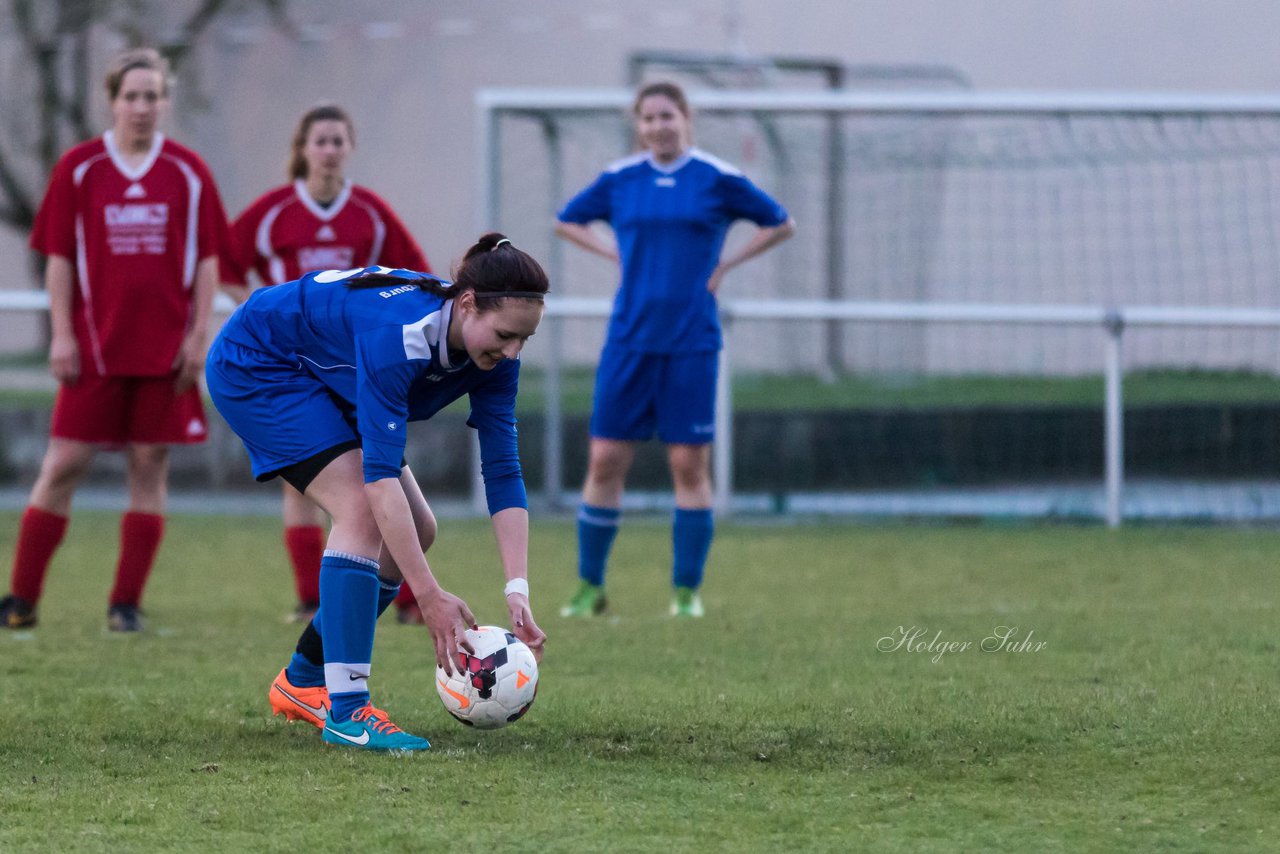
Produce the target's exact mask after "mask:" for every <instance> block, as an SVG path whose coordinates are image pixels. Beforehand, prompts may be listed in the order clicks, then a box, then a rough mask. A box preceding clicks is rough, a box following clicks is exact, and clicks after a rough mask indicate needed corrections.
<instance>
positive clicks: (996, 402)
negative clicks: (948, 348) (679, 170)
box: [0, 361, 1280, 415]
mask: <svg viewBox="0 0 1280 854" xmlns="http://www.w3.org/2000/svg"><path fill="white" fill-rule="evenodd" d="M0 367H4V362H3V361H0ZM33 370H34V369H33ZM594 381H595V372H594V370H592V369H590V368H570V369H568V370H566V371H564V373H563V375H562V377H561V394H562V397H561V402H562V404H561V405H562V407H563V411H564V412H565V413H566V414H569V415H586V414H587V413H589V412H590V410H591V391H592V384H593V383H594ZM546 384H547V377H546V374H545V373H544V372H543V371H541V370H539V369H537V368H529V369H525V370H524V372H523V375H522V377H521V380H520V400H519V402H518V408H519V410H520V412H521V413H541V412H544V411H545V410H546ZM1124 401H1125V404H1126V405H1127V406H1155V405H1165V404H1237V403H1259V402H1278V401H1280V379H1278V378H1277V377H1275V376H1272V375H1270V374H1258V373H1248V372H1237V371H1135V372H1133V373H1130V374H1128V375H1127V376H1126V377H1125V383H1124ZM1102 403H1103V384H1102V377H1101V376H1082V377H1023V376H910V375H901V376H894V375H866V376H860V375H855V374H849V375H845V376H841V377H839V378H837V379H835V380H831V381H824V380H822V379H820V378H818V377H816V376H811V375H807V374H797V375H789V374H748V373H739V374H737V375H735V376H734V380H733V405H734V408H735V409H736V410H738V411H741V412H747V411H752V412H779V411H793V410H832V409H834V410H855V409H974V408H978V407H990V406H1007V407H1027V406H1082V407H1088V408H1091V409H1098V408H1100V407H1101V406H1102ZM52 404H53V393H52V392H51V391H24V390H13V389H8V390H6V389H2V388H0V408H17V407H29V406H52ZM455 405H456V406H458V407H462V406H464V404H455ZM459 411H462V410H461V409H459Z"/></svg>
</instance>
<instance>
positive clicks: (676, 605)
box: [671, 587, 706, 617]
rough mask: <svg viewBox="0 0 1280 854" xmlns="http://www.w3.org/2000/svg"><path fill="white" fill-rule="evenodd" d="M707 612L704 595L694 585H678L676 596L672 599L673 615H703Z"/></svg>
mask: <svg viewBox="0 0 1280 854" xmlns="http://www.w3.org/2000/svg"><path fill="white" fill-rule="evenodd" d="M704 614H706V611H705V610H703V608H702V597H701V596H699V595H698V591H697V590H694V589H693V588H692V587H677V588H676V595H675V598H673V599H672V600H671V616H673V617H701V616H703V615H704Z"/></svg>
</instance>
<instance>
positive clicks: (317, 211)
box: [223, 104, 431, 623]
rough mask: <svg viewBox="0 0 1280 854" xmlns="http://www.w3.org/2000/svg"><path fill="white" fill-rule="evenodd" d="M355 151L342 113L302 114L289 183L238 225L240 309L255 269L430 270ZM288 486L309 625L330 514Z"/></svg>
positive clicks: (291, 541)
mask: <svg viewBox="0 0 1280 854" xmlns="http://www.w3.org/2000/svg"><path fill="white" fill-rule="evenodd" d="M355 144H356V131H355V125H354V123H353V122H352V121H351V117H350V116H349V115H348V114H347V112H346V111H345V110H344V109H342V108H341V107H339V106H337V105H334V104H319V105H317V106H315V107H312V108H311V109H310V110H308V111H307V112H306V113H304V114H303V115H302V118H301V119H300V120H299V122H298V127H297V129H296V130H295V131H294V134H293V141H292V144H291V147H290V154H289V178H290V179H291V181H290V183H288V184H285V185H284V186H281V187H276V188H274V189H272V190H269V191H267V192H266V193H264V194H263V195H261V196H260V197H258V199H257V200H255V201H254V202H253V203H252V204H250V205H249V207H247V208H245V210H244V212H243V213H241V214H240V216H239V217H237V218H236V220H235V222H233V223H232V225H231V234H232V250H231V253H232V258H231V259H230V263H229V264H227V265H226V266H227V267H229V268H230V270H226V271H224V279H223V284H224V287H225V288H226V290H227V291H228V292H229V293H230V294H231V296H232V297H233V298H234V299H235V300H236V301H237V302H244V300H245V298H246V297H247V296H248V288H247V287H246V280H245V276H244V273H245V272H246V271H248V270H253V271H254V272H255V273H256V274H257V276H258V278H259V279H260V280H261V282H262V284H263V285H279V284H282V283H284V282H292V281H294V280H295V279H298V278H301V277H302V275H303V274H305V273H310V272H313V271H315V270H349V269H352V268H353V267H371V266H376V265H381V266H384V267H398V268H403V269H406V270H422V271H424V272H427V273H429V272H431V268H430V267H429V266H428V265H427V259H426V257H425V256H424V255H423V253H422V249H421V248H420V247H419V246H418V244H417V242H416V241H415V240H414V239H413V237H412V236H411V235H410V234H409V231H408V229H406V228H405V227H404V225H403V223H401V221H400V218H399V217H397V216H396V214H395V212H394V211H393V210H392V209H391V206H390V205H388V204H387V203H386V202H385V201H383V199H382V198H381V197H380V196H378V195H377V194H376V193H374V192H373V191H371V190H369V189H366V188H365V187H362V186H360V185H358V184H353V183H352V182H351V180H350V179H349V178H347V176H346V164H347V159H348V158H349V157H350V155H351V152H352V150H353V149H354V148H355ZM281 483H282V485H283V488H284V501H283V516H284V544H285V550H286V551H287V552H288V554H289V560H290V562H291V563H292V565H293V577H294V584H295V587H296V589H297V593H298V607H297V610H296V611H295V612H294V613H293V615H292V619H294V620H295V621H297V622H306V621H308V620H310V619H311V616H312V615H313V614H314V613H315V610H316V607H317V606H318V604H319V602H320V557H321V553H322V552H323V551H324V537H325V530H324V522H325V518H324V511H322V510H321V509H320V508H319V507H317V506H316V505H315V503H314V502H312V501H309V500H308V499H306V498H304V497H303V496H302V495H301V493H299V492H298V490H296V489H294V488H293V487H292V486H290V485H289V483H288V482H287V481H281ZM399 614H400V617H401V621H402V622H405V621H408V622H419V623H420V622H421V619H422V618H421V614H420V613H419V612H418V610H417V606H416V604H415V603H414V601H413V598H412V597H411V596H408V595H406V597H405V598H404V599H403V600H402V601H401V602H400V604H399Z"/></svg>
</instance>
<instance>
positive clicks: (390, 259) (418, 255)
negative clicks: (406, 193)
mask: <svg viewBox="0 0 1280 854" xmlns="http://www.w3.org/2000/svg"><path fill="white" fill-rule="evenodd" d="M378 201H379V204H378V212H379V213H380V214H381V215H382V219H383V222H384V223H386V227H387V236H386V239H385V240H384V242H383V244H382V254H381V255H380V256H379V257H378V259H377V263H378V264H381V265H382V266H383V267H399V268H401V269H404V270H417V271H418V272H420V273H430V272H431V265H430V264H428V263H427V256H426V255H425V254H424V253H423V251H422V247H421V246H419V245H418V241H416V240H414V239H413V235H411V234H410V233H409V229H407V228H406V227H405V225H404V223H403V222H401V221H400V217H398V216H396V212H395V211H393V210H392V209H391V206H390V205H388V204H386V203H385V202H382V200H381V199H379V200H378Z"/></svg>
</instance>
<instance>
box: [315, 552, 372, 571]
mask: <svg viewBox="0 0 1280 854" xmlns="http://www.w3.org/2000/svg"><path fill="white" fill-rule="evenodd" d="M324 556H325V557H339V558H342V559H343V560H349V561H351V562H352V563H358V564H360V565H361V566H367V567H369V568H370V569H372V570H373V571H374V572H377V571H378V570H379V569H381V568H382V565H381V564H380V563H378V562H377V561H376V560H373V559H371V558H367V557H361V556H360V555H353V554H347V553H346V552H335V551H333V550H332V549H325V550H324Z"/></svg>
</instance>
